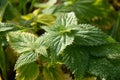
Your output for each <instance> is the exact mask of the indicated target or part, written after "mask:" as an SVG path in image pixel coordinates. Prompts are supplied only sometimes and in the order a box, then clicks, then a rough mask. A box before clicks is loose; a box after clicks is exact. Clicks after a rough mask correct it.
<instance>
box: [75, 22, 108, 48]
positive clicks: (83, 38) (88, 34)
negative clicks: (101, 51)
mask: <svg viewBox="0 0 120 80" xmlns="http://www.w3.org/2000/svg"><path fill="white" fill-rule="evenodd" d="M78 28H79V31H78V32H77V33H76V34H75V43H76V44H78V45H85V46H92V45H101V44H105V43H107V38H108V36H107V35H106V34H105V33H104V32H102V31H101V30H100V29H99V28H97V27H94V26H91V25H89V24H80V25H78Z"/></svg>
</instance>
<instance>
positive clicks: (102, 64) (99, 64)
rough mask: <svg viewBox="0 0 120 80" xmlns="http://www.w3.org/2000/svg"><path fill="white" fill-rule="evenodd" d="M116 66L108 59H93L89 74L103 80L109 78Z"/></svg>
mask: <svg viewBox="0 0 120 80" xmlns="http://www.w3.org/2000/svg"><path fill="white" fill-rule="evenodd" d="M113 68H114V66H113V65H112V64H111V63H110V62H109V61H108V60H107V59H91V60H90V65H89V70H88V72H89V73H90V74H92V75H95V76H99V77H101V78H105V79H106V78H107V77H108V76H109V75H110V74H111V73H112V71H113Z"/></svg>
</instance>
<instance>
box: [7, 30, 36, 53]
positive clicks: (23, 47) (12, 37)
mask: <svg viewBox="0 0 120 80" xmlns="http://www.w3.org/2000/svg"><path fill="white" fill-rule="evenodd" d="M36 39H37V37H36V36H35V35H33V34H30V33H25V32H12V33H10V34H9V35H8V41H9V42H10V45H11V46H12V48H13V49H15V50H16V51H17V52H18V53H23V52H27V51H31V50H34V49H35V46H36V45H35V41H36Z"/></svg>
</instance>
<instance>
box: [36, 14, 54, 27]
mask: <svg viewBox="0 0 120 80" xmlns="http://www.w3.org/2000/svg"><path fill="white" fill-rule="evenodd" d="M37 22H39V23H42V24H45V25H48V26H50V25H53V24H54V22H55V17H54V16H53V15H50V14H40V15H38V16H37Z"/></svg>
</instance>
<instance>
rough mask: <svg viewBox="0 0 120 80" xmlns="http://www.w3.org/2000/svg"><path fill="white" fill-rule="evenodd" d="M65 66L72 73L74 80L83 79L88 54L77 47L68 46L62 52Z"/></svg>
mask: <svg viewBox="0 0 120 80" xmlns="http://www.w3.org/2000/svg"><path fill="white" fill-rule="evenodd" d="M63 61H64V63H65V65H66V66H67V67H68V68H69V69H70V70H71V71H72V72H73V74H74V75H75V78H76V80H80V79H82V78H83V76H84V73H85V70H86V67H87V65H88V54H87V53H86V52H85V51H84V50H83V49H82V48H81V47H79V46H76V45H71V46H68V47H67V48H66V49H65V50H64V52H63Z"/></svg>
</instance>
